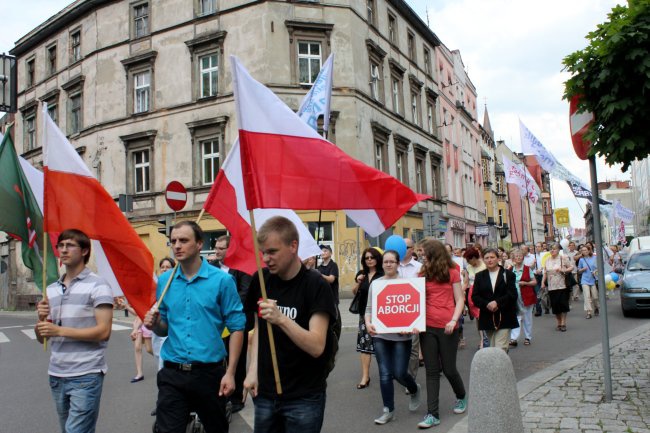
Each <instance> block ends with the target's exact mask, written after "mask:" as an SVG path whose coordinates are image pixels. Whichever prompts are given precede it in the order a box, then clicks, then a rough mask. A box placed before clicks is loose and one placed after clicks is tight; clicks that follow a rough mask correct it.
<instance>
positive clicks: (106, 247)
mask: <svg viewBox="0 0 650 433" xmlns="http://www.w3.org/2000/svg"><path fill="white" fill-rule="evenodd" d="M41 116H42V118H43V127H44V134H43V136H44V146H43V148H44V173H45V192H44V209H45V211H44V224H45V230H46V231H47V232H48V233H50V232H62V231H63V230H66V229H69V228H76V229H78V230H81V231H83V232H84V233H86V234H87V235H88V237H90V239H92V241H93V246H92V248H93V253H94V255H95V261H96V263H97V270H98V273H99V274H100V275H101V276H102V277H104V278H105V279H106V280H107V281H108V283H109V284H110V285H111V288H112V289H113V293H114V294H115V295H116V296H118V295H121V294H122V293H123V294H124V295H125V296H126V298H127V299H128V301H129V303H130V304H131V306H132V307H133V308H134V309H135V311H136V312H137V313H138V315H139V316H140V317H144V314H145V313H146V312H147V310H148V309H149V308H151V306H152V305H153V302H154V301H155V282H154V279H153V271H154V268H153V256H152V255H151V252H150V251H149V249H147V247H146V246H145V245H144V243H143V242H142V240H141V239H140V237H139V236H138V234H137V233H136V232H135V230H133V227H131V225H130V224H129V222H128V221H127V219H126V218H125V217H124V215H123V214H122V212H121V211H120V209H119V208H118V207H117V205H116V203H115V201H114V200H113V198H112V197H111V196H110V195H109V194H108V192H106V190H105V189H104V188H103V187H102V185H101V184H100V183H99V182H98V181H97V179H95V178H94V176H93V175H92V173H91V172H90V170H89V169H88V167H87V166H86V164H85V163H84V162H83V160H82V159H81V157H80V156H79V154H78V153H77V152H76V151H75V149H74V147H72V144H70V142H69V141H68V140H67V139H66V137H65V135H63V133H62V132H61V130H59V128H58V127H57V126H56V124H55V123H54V122H53V121H52V119H51V118H50V116H49V115H48V114H47V104H43V110H42V114H41Z"/></svg>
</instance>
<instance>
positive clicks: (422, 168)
mask: <svg viewBox="0 0 650 433" xmlns="http://www.w3.org/2000/svg"><path fill="white" fill-rule="evenodd" d="M426 159H427V156H426V154H425V153H422V152H415V191H416V192H418V193H420V194H425V193H426V192H427V171H426V164H425V163H426Z"/></svg>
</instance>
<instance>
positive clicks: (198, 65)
mask: <svg viewBox="0 0 650 433" xmlns="http://www.w3.org/2000/svg"><path fill="white" fill-rule="evenodd" d="M225 37H226V32H224V31H221V30H220V31H217V32H214V33H210V34H208V35H203V36H201V37H199V38H197V39H193V40H191V41H186V42H185V45H187V47H188V48H189V50H190V53H191V54H192V64H193V65H194V66H193V68H194V70H193V73H192V94H193V97H194V100H197V99H201V98H209V97H213V96H216V95H218V94H219V72H220V71H219V58H220V56H222V55H223V42H224V38H225Z"/></svg>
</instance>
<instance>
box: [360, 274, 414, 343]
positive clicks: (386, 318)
mask: <svg viewBox="0 0 650 433" xmlns="http://www.w3.org/2000/svg"><path fill="white" fill-rule="evenodd" d="M424 290H425V289H424V278H400V279H395V280H377V281H375V282H373V284H372V305H373V308H372V323H373V324H374V325H375V327H376V328H377V332H378V333H380V334H381V333H390V332H402V331H404V332H411V331H412V330H413V329H414V328H415V329H418V330H424V329H426V323H425V314H424V313H425V291H424Z"/></svg>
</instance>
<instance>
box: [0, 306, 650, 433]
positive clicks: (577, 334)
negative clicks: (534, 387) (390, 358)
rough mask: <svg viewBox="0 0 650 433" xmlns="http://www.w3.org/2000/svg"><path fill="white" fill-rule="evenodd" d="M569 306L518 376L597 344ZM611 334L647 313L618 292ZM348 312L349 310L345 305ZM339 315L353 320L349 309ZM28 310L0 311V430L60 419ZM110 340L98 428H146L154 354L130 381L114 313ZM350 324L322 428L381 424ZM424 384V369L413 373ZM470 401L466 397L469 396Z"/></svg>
mask: <svg viewBox="0 0 650 433" xmlns="http://www.w3.org/2000/svg"><path fill="white" fill-rule="evenodd" d="M574 307H575V308H574V311H573V312H571V313H569V318H568V322H567V325H568V326H567V327H568V331H567V332H566V333H560V332H557V331H556V330H555V320H554V318H553V316H551V315H545V316H542V317H539V318H537V317H536V318H535V321H534V329H533V344H532V345H530V346H523V345H521V344H520V345H519V346H518V347H517V348H514V349H513V350H511V351H510V354H511V359H512V362H513V365H514V368H515V373H516V376H517V379H518V380H521V379H523V378H525V377H527V376H529V375H531V374H533V373H535V372H537V371H539V370H542V369H544V368H545V367H547V366H549V365H552V364H554V363H556V362H558V361H561V360H563V359H565V358H567V357H569V356H571V355H574V354H576V353H578V352H580V351H582V350H584V349H587V348H589V347H592V346H594V345H596V344H600V341H601V337H600V335H601V334H600V320H599V319H598V318H594V319H591V320H585V319H584V315H583V313H582V304H581V303H580V304H574ZM608 308H609V325H610V336H611V337H614V336H616V335H618V334H621V333H623V332H625V331H628V330H630V329H633V328H635V327H637V326H639V325H641V324H644V323H646V321H647V320H648V317H647V315H646V316H645V317H644V316H639V317H634V318H623V316H622V314H621V310H620V304H619V301H618V297H616V298H614V299H612V300H611V301H609V302H608ZM344 314H348V313H344ZM347 319H348V320H347V321H346V320H344V323H354V318H352V317H348V318H347ZM33 323H34V315H31V314H27V315H26V314H17V313H2V312H0V389H1V390H2V392H0V433H5V432H6V433H10V432H11V433H16V432H17V433H23V432H24V433H40V432H43V433H45V432H47V433H51V432H52V431H58V420H57V417H56V413H55V410H54V404H53V402H52V398H51V396H50V391H49V386H48V381H47V363H48V357H49V355H48V354H46V353H44V352H43V348H42V346H40V345H39V344H38V343H37V342H36V341H35V340H33V339H32V337H33V334H31V328H32V326H33ZM115 325H116V326H115V328H116V329H114V331H113V334H112V336H111V340H110V342H109V348H108V355H107V356H108V365H109V373H108V375H107V376H106V379H105V381H104V391H103V395H102V405H101V413H100V417H99V422H98V429H97V431H98V433H114V432H128V433H139V432H143V433H144V432H150V431H151V425H152V422H153V418H152V417H151V416H150V412H151V410H152V409H153V407H154V403H155V399H156V385H155V366H154V362H153V358H152V357H150V356H145V380H144V381H142V382H139V383H136V384H131V383H129V379H130V378H131V377H132V376H133V375H134V373H135V370H134V366H133V363H134V361H133V349H132V343H131V341H130V339H129V328H130V327H129V326H128V322H124V321H116V322H115ZM475 329H476V328H475V324H474V322H471V321H470V322H467V323H466V325H465V334H466V338H467V347H466V348H465V349H463V350H460V351H459V352H458V367H459V370H460V372H461V375H462V376H463V379H464V381H465V386H466V388H468V389H469V369H470V363H471V358H472V356H473V355H474V353H475V351H476V348H477V346H478V335H477V333H476V331H475ZM355 344H356V332H355V331H353V330H348V331H347V332H344V334H343V336H342V338H341V344H340V346H341V348H340V351H339V356H338V359H337V364H336V368H335V370H334V371H333V372H332V374H331V375H330V378H329V380H328V397H327V398H328V401H327V409H326V415H325V425H324V428H323V432H327V433H334V432H336V433H338V432H370V431H376V429H378V428H381V427H378V426H375V425H374V423H373V419H374V418H375V417H377V416H378V415H379V414H380V413H381V408H382V403H381V395H380V392H379V378H378V374H377V366H376V363H375V362H374V360H373V364H372V373H371V384H370V387H369V388H367V389H364V390H357V389H356V386H355V385H356V383H357V382H358V380H359V371H360V370H359V368H360V367H359V357H358V355H357V353H356V352H355V350H354V349H355ZM418 382H420V383H421V384H422V385H423V389H424V370H423V369H421V370H420V372H419V374H418ZM440 399H441V400H440V408H441V413H440V416H441V420H442V424H441V426H440V427H438V428H436V430H437V431H441V432H444V431H447V430H449V429H450V428H451V427H452V426H453V425H454V424H455V423H456V422H457V421H458V420H459V417H458V416H457V415H454V414H453V413H452V410H451V408H452V405H453V400H454V396H453V395H452V392H451V387H450V386H449V384H448V383H447V381H446V380H445V379H444V378H443V379H442V381H441V390H440ZM395 403H396V411H397V412H396V415H397V419H396V420H395V421H394V422H391V423H390V424H389V428H388V429H389V430H390V431H398V430H401V429H408V430H415V429H416V424H417V423H418V422H419V421H420V420H421V419H422V417H423V416H424V414H425V412H426V409H425V405H424V403H423V405H422V407H421V408H420V409H419V410H418V411H417V412H416V413H409V412H408V397H407V396H405V395H404V394H403V390H402V389H401V387H399V386H396V395H395ZM470 404H471V401H470ZM252 419H253V418H252V405H251V404H250V403H249V404H247V407H246V409H245V410H244V411H242V412H241V413H240V414H236V415H235V416H234V417H233V421H232V423H231V430H230V431H231V432H243V433H246V432H250V431H252V429H251V427H250V424H251V423H252Z"/></svg>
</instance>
